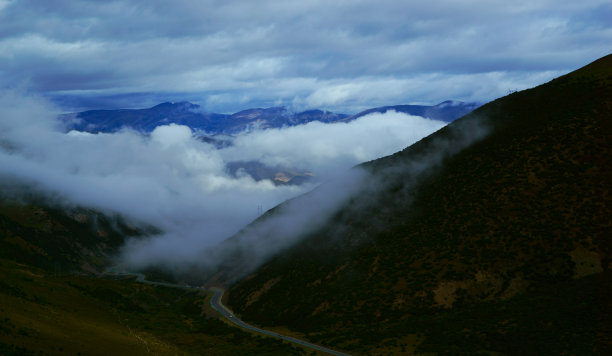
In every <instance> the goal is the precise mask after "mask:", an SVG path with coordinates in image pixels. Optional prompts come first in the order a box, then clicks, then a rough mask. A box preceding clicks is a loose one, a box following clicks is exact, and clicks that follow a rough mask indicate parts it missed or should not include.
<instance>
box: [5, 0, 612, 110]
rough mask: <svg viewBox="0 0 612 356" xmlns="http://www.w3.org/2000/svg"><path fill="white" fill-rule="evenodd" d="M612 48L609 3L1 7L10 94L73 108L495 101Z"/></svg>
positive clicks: (157, 0)
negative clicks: (53, 99) (31, 94)
mask: <svg viewBox="0 0 612 356" xmlns="http://www.w3.org/2000/svg"><path fill="white" fill-rule="evenodd" d="M610 52H612V3H611V2H610V1H609V0H581V1H575V0H571V1H566V0H550V1H547V0H515V1H506V0H505V1H484V0H471V1H470V0H468V1H454V0H448V1H440V0H431V1H426V2H420V1H419V2H417V1H397V0H389V1H387V0H376V1H359V0H350V1H343V0H338V1H317V0H300V1H286V0H282V1H275V0H259V1H246V0H245V1H229V0H223V1H204V0H197V1H196V0H193V1H190V0H173V1H165V0H164V1H162V0H147V1H141V0H133V1H130V0H119V1H76V0H65V1H61V0H0V87H3V88H16V87H17V88H20V90H24V89H25V90H30V91H35V92H39V93H42V94H44V95H49V96H58V95H61V96H62V98H63V103H64V104H65V105H68V104H70V105H73V106H72V108H91V107H102V106H110V107H146V106H151V105H153V104H156V103H158V102H160V101H165V100H171V101H177V100H190V101H192V102H195V103H198V104H200V105H202V106H203V107H204V109H205V110H207V111H214V112H235V111H238V110H241V109H245V108H249V107H256V106H260V107H266V106H275V105H284V106H287V107H290V108H293V109H295V110H301V109H306V108H324V109H329V110H332V111H336V112H348V113H352V112H357V111H359V110H361V109H365V108H370V107H374V106H381V105H393V104H408V103H425V104H436V103H438V102H441V101H443V100H446V99H455V100H462V101H481V102H485V101H488V100H491V99H494V98H496V97H499V96H502V95H505V94H507V92H508V91H509V90H516V89H524V88H528V87H531V86H534V85H537V84H540V83H543V82H546V81H548V80H550V79H552V78H554V77H556V76H558V75H561V74H565V73H567V72H569V71H571V70H574V69H576V68H578V67H581V66H583V65H585V64H587V63H588V62H591V61H593V60H595V59H597V58H599V57H601V56H603V55H606V54H608V53H610ZM77 99H78V100H77ZM66 108H68V106H66Z"/></svg>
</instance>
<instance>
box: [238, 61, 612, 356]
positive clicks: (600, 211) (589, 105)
mask: <svg viewBox="0 0 612 356" xmlns="http://www.w3.org/2000/svg"><path fill="white" fill-rule="evenodd" d="M610 118H612V55H610V56H607V57H604V58H602V59H600V60H598V61H596V62H594V63H592V64H590V65H589V66H587V67H585V68H582V69H580V70H578V71H576V72H574V73H570V74H569V75H566V76H563V77H560V78H558V79H555V80H553V81H551V82H549V83H547V84H544V85H541V86H539V87H536V88H534V89H530V90H526V91H522V92H518V93H513V94H511V95H509V96H507V97H504V98H501V99H498V100H496V101H494V102H492V103H489V104H487V105H485V106H483V107H481V108H479V109H478V110H476V111H474V112H473V113H471V114H469V115H467V116H465V117H463V118H461V119H459V120H457V121H455V122H454V123H453V124H450V125H449V126H447V127H446V128H444V129H442V130H440V131H439V132H437V133H435V134H434V135H432V136H430V137H427V138H425V139H424V140H422V141H420V142H418V143H417V144H415V145H413V146H411V147H409V148H407V149H405V150H403V151H401V152H398V153H397V154H395V155H392V156H389V157H386V158H383V159H380V160H377V161H373V162H370V163H368V164H366V165H364V167H365V168H366V169H368V170H370V171H371V172H372V173H373V175H374V179H373V180H372V184H371V186H370V187H368V189H366V190H365V191H364V192H363V194H361V195H360V196H357V197H355V198H354V199H353V200H352V201H351V203H350V204H349V205H348V206H346V207H345V209H344V210H343V211H340V212H338V214H336V216H335V217H334V219H333V221H331V222H330V223H329V224H328V225H327V226H325V227H324V228H322V229H319V230H318V231H317V232H315V233H313V234H311V235H309V236H308V237H307V238H305V239H304V240H303V241H302V242H301V243H300V244H299V245H298V246H295V247H294V248H291V249H289V250H288V251H284V252H283V253H282V254H280V255H278V256H276V257H275V258H273V259H272V260H270V261H269V262H267V263H266V264H264V265H263V266H262V267H261V268H259V269H258V270H257V271H255V272H254V273H252V274H251V275H249V276H247V277H246V278H244V279H242V280H241V281H239V282H238V283H236V284H235V285H233V286H232V288H231V293H230V296H229V299H228V301H229V304H230V305H231V306H232V307H233V309H234V310H235V311H236V312H237V313H239V314H241V316H242V317H243V318H244V319H246V320H249V321H252V322H256V323H259V324H261V325H286V326H288V327H289V328H292V329H294V330H296V331H299V332H303V333H307V334H308V335H309V337H310V338H311V339H312V341H315V342H321V343H325V344H328V345H332V346H335V347H339V348H343V349H347V350H353V351H355V352H363V353H368V352H374V353H376V352H378V351H381V352H382V351H383V350H387V351H389V350H393V351H399V350H401V349H404V350H406V352H408V351H410V350H411V349H412V350H414V351H416V352H428V351H433V352H439V353H445V352H449V353H456V352H458V351H465V352H478V351H482V352H499V353H508V354H517V353H521V354H524V353H534V354H537V353H539V352H541V351H542V350H543V348H544V349H545V348H549V349H550V350H551V351H553V352H557V353H560V352H561V351H567V352H569V353H578V354H583V353H585V352H586V353H605V352H610V351H612V350H611V349H610V346H611V345H610V341H609V340H611V339H612V333H611V332H610V327H609V326H608V325H609V324H610V323H609V321H610V320H611V319H610V312H611V310H612V306H611V305H610V302H609V300H610V298H609V297H610V290H609V288H608V287H605V286H606V285H608V286H609V285H610V277H611V276H610V267H611V265H610V263H611V259H610V258H611V253H612V250H611V247H612V246H611V241H610V238H609V232H610V231H612V229H611V227H612V226H611V223H610V217H611V216H612V211H611V204H610V202H611V197H610V185H609V183H608V182H610V181H612V174H611V168H612V162H611V160H612V152H610V150H611V147H612V140H611V136H612V127H611V125H612V123H611V122H610ZM482 132H486V136H484V138H482V137H483V136H482V135H480V133H482ZM470 138H474V140H473V141H474V143H473V144H472V145H469V146H468V145H466V143H467V142H468V141H469V140H470ZM466 146H467V147H466ZM431 162H433V163H431ZM377 350H378V351H377Z"/></svg>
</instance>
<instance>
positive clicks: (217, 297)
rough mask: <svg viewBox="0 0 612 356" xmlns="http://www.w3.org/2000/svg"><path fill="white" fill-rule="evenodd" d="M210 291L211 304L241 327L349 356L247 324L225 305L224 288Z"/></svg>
mask: <svg viewBox="0 0 612 356" xmlns="http://www.w3.org/2000/svg"><path fill="white" fill-rule="evenodd" d="M210 291H212V292H213V293H214V294H213V297H212V298H210V305H211V306H212V307H213V308H214V309H215V310H216V311H218V312H219V313H221V314H222V315H223V316H224V317H225V318H227V319H228V320H229V321H231V322H232V323H234V324H236V325H238V326H240V327H241V328H244V329H248V330H251V331H254V332H257V333H260V334H264V335H268V336H272V337H276V338H279V339H282V340H286V341H289V342H293V343H295V344H298V345H302V346H306V347H309V348H311V349H314V350H318V351H322V352H327V353H328V354H331V355H338V356H348V354H345V353H342V352H339V351H335V350H331V349H328V348H326V347H323V346H319V345H315V344H311V343H309V342H307V341H303V340H300V339H296V338H294V337H291V336H287V335H282V334H279V333H276V332H274V331H270V330H265V329H260V328H258V327H256V326H253V325H250V324H247V323H245V322H244V321H242V320H240V319H238V318H236V316H234V314H232V312H230V311H229V309H227V308H226V307H225V306H224V305H223V303H221V298H222V297H223V293H224V291H223V290H222V289H219V288H211V289H210Z"/></svg>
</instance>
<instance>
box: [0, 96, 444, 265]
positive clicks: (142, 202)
mask: <svg viewBox="0 0 612 356" xmlns="http://www.w3.org/2000/svg"><path fill="white" fill-rule="evenodd" d="M0 111H2V112H0V179H1V180H2V181H3V182H4V185H5V187H7V186H9V183H10V182H19V183H20V185H21V186H27V187H28V188H29V189H36V190H38V191H41V192H44V194H45V195H46V196H47V197H48V198H49V199H53V200H54V202H55V203H56V204H59V205H61V206H64V207H65V208H66V209H69V208H72V207H76V206H81V207H88V208H93V209H97V210H100V211H102V212H105V213H108V214H110V215H112V214H119V215H122V216H125V217H127V218H129V219H131V220H132V221H138V222H141V223H142V224H146V225H152V226H155V227H157V228H158V229H160V230H161V231H162V233H161V234H159V235H155V236H149V237H146V238H139V239H132V240H128V241H127V243H126V245H125V247H124V248H123V249H122V252H121V255H120V256H119V262H120V263H122V264H124V265H126V266H127V267H129V268H132V269H142V268H147V267H164V268H166V269H169V270H170V271H173V272H176V273H182V272H184V271H185V270H188V269H193V268H194V266H196V267H197V266H203V265H207V266H210V265H211V264H214V263H217V262H218V261H216V259H215V256H217V257H218V256H219V255H218V254H216V253H215V254H210V253H207V252H206V251H211V247H212V246H214V245H216V244H218V243H219V242H220V241H223V240H224V239H226V238H229V237H231V236H233V235H234V234H236V233H237V232H238V231H240V230H241V229H243V228H244V227H245V226H247V225H248V224H249V223H250V222H252V221H253V220H254V219H256V218H257V217H258V216H260V215H261V213H263V212H265V211H266V210H268V209H271V208H273V207H275V206H276V205H278V204H280V203H281V202H283V201H286V200H288V199H291V198H294V197H297V196H300V195H303V194H305V193H307V192H309V191H311V190H312V189H313V188H314V187H316V186H318V185H319V184H321V183H322V182H331V183H328V184H323V188H322V189H319V190H318V191H319V193H317V194H314V195H312V196H311V197H310V198H309V199H311V200H312V202H311V204H310V205H309V206H311V207H312V208H310V209H309V210H305V209H304V208H303V207H294V206H292V205H291V204H287V205H286V206H285V207H284V208H283V209H284V212H283V214H281V215H280V216H281V218H280V220H279V219H276V220H277V221H276V222H275V223H274V224H273V227H267V228H266V229H268V230H266V231H265V234H264V235H265V236H267V240H266V241H262V240H260V239H253V240H252V241H251V240H249V241H247V240H244V241H242V242H240V243H241V246H243V247H244V251H250V252H251V253H253V254H254V255H257V256H260V257H262V256H268V255H269V254H271V253H273V252H275V251H278V250H279V249H281V248H283V247H286V246H288V245H289V244H291V243H293V242H294V241H296V239H298V238H299V236H302V235H303V233H304V232H307V231H308V230H309V229H312V228H313V227H316V226H317V225H318V224H321V223H322V222H324V221H325V219H326V218H327V217H328V216H329V215H330V214H332V213H333V212H334V211H335V209H336V208H337V207H339V206H340V205H341V204H343V203H344V202H345V201H346V199H348V198H349V197H350V196H351V194H353V193H354V192H355V191H357V189H358V188H359V187H360V185H361V184H362V183H363V179H364V173H362V172H360V171H359V170H350V168H351V167H353V166H355V165H357V164H359V163H361V162H365V161H369V160H372V159H376V158H379V157H382V156H385V155H389V154H392V153H394V152H396V151H398V150H401V149H403V148H404V147H406V146H408V145H410V144H412V143H413V142H415V141H417V140H419V139H421V138H422V137H424V136H427V135H429V134H431V133H433V132H435V131H436V130H438V129H440V128H442V127H444V126H445V123H444V122H440V121H434V120H429V119H425V118H422V117H415V116H409V115H405V114H401V113H396V112H388V113H385V114H372V115H368V116H365V117H362V118H359V119H358V120H355V121H352V122H349V123H336V124H323V123H320V122H311V123H308V124H305V125H300V126H294V127H285V128H281V129H269V130H262V131H252V132H249V133H246V132H245V133H242V134H239V135H237V136H236V137H234V138H233V143H232V145H229V146H227V147H223V148H218V147H215V146H214V145H212V144H209V143H206V142H202V141H201V140H199V139H197V137H196V136H195V135H194V133H193V132H192V131H191V129H190V128H189V127H186V126H180V125H174V124H172V125H167V126H159V127H157V128H156V129H155V130H154V131H153V132H152V133H151V134H150V135H143V134H140V133H137V132H134V131H130V130H122V131H119V132H116V133H112V134H109V133H98V134H91V133H85V132H77V131H69V132H66V131H65V130H64V128H63V127H62V125H61V123H60V122H59V121H58V120H57V119H56V118H57V115H58V114H59V113H60V110H58V108H56V107H54V106H53V105H52V104H50V103H49V102H47V101H45V100H43V99H41V98H40V97H37V96H34V95H30V94H28V93H25V92H22V91H4V92H2V94H1V95H0ZM235 161H257V162H261V163H263V164H265V165H269V166H288V167H293V168H295V169H300V170H304V171H309V172H312V173H313V174H314V176H315V178H316V179H313V180H311V181H310V182H306V183H304V184H301V185H277V184H274V183H273V182H272V181H270V180H267V179H264V180H256V179H254V178H252V177H251V176H250V175H248V174H246V173H244V172H242V174H230V172H229V171H228V169H227V164H228V163H229V162H235ZM12 187H13V188H14V187H15V186H14V185H13V186H12ZM12 194H13V195H15V194H18V193H16V192H14V191H13V192H12ZM269 226H272V225H269ZM257 235H262V232H261V231H260V232H258V234H257ZM260 257H258V258H257V259H253V260H254V261H260V260H261V258H260Z"/></svg>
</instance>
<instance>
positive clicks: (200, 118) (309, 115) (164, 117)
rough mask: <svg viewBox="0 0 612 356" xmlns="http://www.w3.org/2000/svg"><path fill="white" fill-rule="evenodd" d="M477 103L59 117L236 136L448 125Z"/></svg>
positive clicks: (179, 107) (180, 109) (168, 106)
mask: <svg viewBox="0 0 612 356" xmlns="http://www.w3.org/2000/svg"><path fill="white" fill-rule="evenodd" d="M478 106H480V104H477V103H463V102H458V101H444V102H442V103H440V104H438V105H433V106H428V105H396V106H385V107H380V108H373V109H369V110H365V111H363V112H360V113H358V114H355V115H347V114H335V113H332V112H329V111H324V110H308V111H303V112H297V113H295V112H290V111H288V110H287V109H286V108H284V107H272V108H267V109H247V110H243V111H240V112H237V113H234V114H216V113H207V112H203V110H202V108H201V107H200V106H199V105H196V104H192V103H189V102H178V103H169V102H166V103H162V104H159V105H156V106H154V107H151V108H148V109H120V110H90V111H84V112H79V113H74V114H66V115H62V116H61V119H62V121H63V122H64V123H65V124H66V129H67V130H78V131H86V132H115V131H118V130H120V129H121V128H124V127H127V128H131V129H133V130H136V131H139V132H145V133H149V132H151V131H153V130H154V129H155V128H156V127H157V126H160V125H169V124H177V125H185V126H189V127H190V128H191V129H192V130H194V131H203V132H206V133H207V134H213V135H214V134H237V133H240V132H244V131H251V130H255V129H268V128H281V127H286V126H295V125H302V124H306V123H309V122H312V121H319V122H323V123H333V122H349V121H352V120H355V119H357V118H359V117H363V116H365V115H368V114H372V113H386V112H387V111H396V112H401V113H405V114H409V115H414V116H421V117H425V118H428V119H432V120H439V121H444V122H451V121H453V120H455V119H457V118H458V117H461V116H463V115H465V114H467V113H469V112H470V111H472V110H474V109H476V108H477V107H478Z"/></svg>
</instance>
